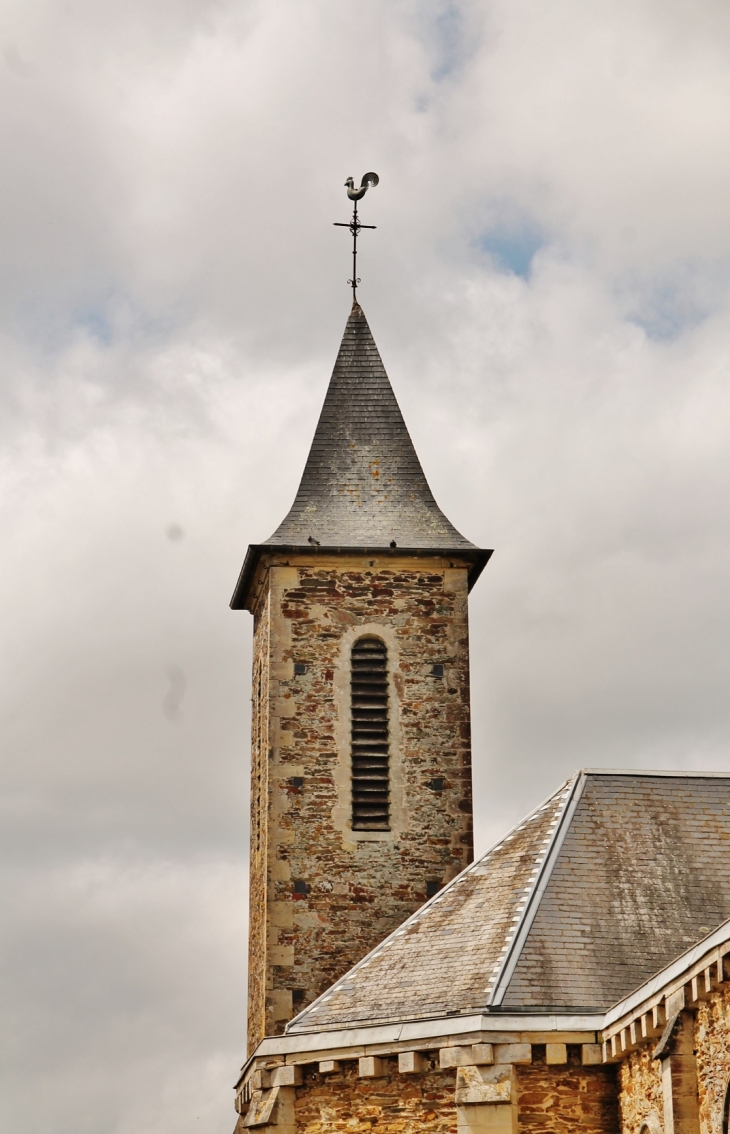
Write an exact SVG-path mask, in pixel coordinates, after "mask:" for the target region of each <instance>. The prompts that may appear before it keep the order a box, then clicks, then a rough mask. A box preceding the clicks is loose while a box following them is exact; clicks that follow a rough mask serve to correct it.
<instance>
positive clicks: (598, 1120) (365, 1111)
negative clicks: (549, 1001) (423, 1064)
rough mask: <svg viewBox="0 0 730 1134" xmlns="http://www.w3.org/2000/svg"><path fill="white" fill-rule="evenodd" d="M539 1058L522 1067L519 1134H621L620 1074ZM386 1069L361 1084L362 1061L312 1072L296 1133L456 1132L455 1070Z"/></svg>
mask: <svg viewBox="0 0 730 1134" xmlns="http://www.w3.org/2000/svg"><path fill="white" fill-rule="evenodd" d="M543 1050H544V1049H543ZM537 1058H538V1062H536V1063H533V1064H532V1065H526V1066H520V1067H518V1068H517V1069H516V1070H517V1084H518V1115H519V1117H518V1129H519V1132H520V1134H523V1132H524V1134H578V1132H579V1134H618V1130H619V1125H618V1109H617V1102H616V1082H615V1070H614V1068H612V1067H581V1066H580V1061H579V1058H577V1057H571V1060H570V1063H569V1064H568V1065H567V1066H560V1067H555V1066H551V1067H548V1066H546V1064H545V1060H544V1055H543V1058H542V1061H541V1062H540V1061H539V1055H538V1056H537ZM434 1063H435V1064H436V1066H434ZM385 1064H386V1066H385V1068H384V1070H386V1074H385V1075H384V1076H382V1077H378V1078H372V1079H364V1078H359V1077H358V1071H357V1064H356V1063H354V1064H353V1063H345V1064H343V1065H342V1068H341V1070H340V1071H339V1072H338V1073H337V1074H335V1075H320V1074H318V1073H317V1072H316V1071H314V1070H313V1069H312V1070H310V1069H309V1068H308V1069H307V1070H306V1072H305V1076H304V1083H303V1085H302V1086H301V1087H298V1088H297V1090H296V1104H295V1115H296V1134H337V1132H339V1131H343V1132H344V1131H347V1132H348V1134H371V1131H372V1132H374V1134H375V1132H376V1134H422V1132H424V1131H428V1132H429V1134H456V1131H457V1108H456V1105H455V1098H454V1095H455V1087H456V1075H457V1072H456V1070H453V1069H452V1070H447V1071H443V1070H439V1069H438V1063H437V1061H436V1060H434V1059H433V1058H432V1059H431V1060H430V1064H431V1068H432V1069H431V1070H430V1071H428V1072H426V1073H424V1074H415V1075H402V1074H399V1073H398V1061H397V1058H396V1059H388V1060H386V1061H385ZM478 1109H479V1110H484V1111H485V1115H486V1112H490V1113H492V1112H493V1111H494V1107H493V1106H489V1105H488V1106H486V1107H484V1108H478ZM497 1109H499V1108H497Z"/></svg>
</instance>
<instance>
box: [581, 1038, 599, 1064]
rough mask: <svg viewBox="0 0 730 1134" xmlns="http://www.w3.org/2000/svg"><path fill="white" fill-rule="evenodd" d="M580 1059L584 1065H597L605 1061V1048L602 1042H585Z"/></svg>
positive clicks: (582, 1045)
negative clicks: (603, 1048)
mask: <svg viewBox="0 0 730 1134" xmlns="http://www.w3.org/2000/svg"><path fill="white" fill-rule="evenodd" d="M580 1061H581V1063H582V1064H583V1066H584V1067H595V1066H596V1064H598V1063H603V1050H602V1047H601V1044H600V1043H583V1044H581V1048H580Z"/></svg>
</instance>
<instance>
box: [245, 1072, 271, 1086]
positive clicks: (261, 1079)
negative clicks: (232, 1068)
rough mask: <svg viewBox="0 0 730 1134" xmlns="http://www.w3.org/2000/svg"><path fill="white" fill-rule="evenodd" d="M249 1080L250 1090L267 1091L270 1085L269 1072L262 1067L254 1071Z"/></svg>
mask: <svg viewBox="0 0 730 1134" xmlns="http://www.w3.org/2000/svg"><path fill="white" fill-rule="evenodd" d="M250 1082H251V1090H252V1091H268V1089H269V1087H270V1086H271V1072H270V1071H265V1070H263V1069H262V1070H261V1071H254V1073H253V1075H252V1076H251V1080H250Z"/></svg>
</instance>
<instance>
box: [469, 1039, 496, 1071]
mask: <svg viewBox="0 0 730 1134" xmlns="http://www.w3.org/2000/svg"><path fill="white" fill-rule="evenodd" d="M471 1053H472V1062H473V1063H474V1064H475V1065H476V1066H477V1067H484V1066H486V1065H488V1064H490V1063H494V1045H493V1044H491V1043H475V1044H473V1045H472V1049H471Z"/></svg>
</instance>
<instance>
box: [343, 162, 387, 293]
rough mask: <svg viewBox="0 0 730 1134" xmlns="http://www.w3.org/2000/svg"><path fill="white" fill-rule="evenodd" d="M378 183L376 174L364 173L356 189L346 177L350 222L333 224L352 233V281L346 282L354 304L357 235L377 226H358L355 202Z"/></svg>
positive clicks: (357, 282)
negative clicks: (350, 204)
mask: <svg viewBox="0 0 730 1134" xmlns="http://www.w3.org/2000/svg"><path fill="white" fill-rule="evenodd" d="M379 181H380V178H379V177H378V175H377V173H366V174H365V176H364V177H363V179H362V181H361V182H360V187H359V188H357V189H356V188H355V182H354V179H353V178H352V177H348V179H347V181H346V182H345V187H346V189H347V196H348V197H349V198H350V200H351V201H352V206H353V207H352V220H351V221H348V222H347V223H345V222H344V221H335V222H334V224H335V225H336V227H337V228H349V230H350V232H351V233H352V279H351V280H348V281H347V282H348V284H349V285H350V287H351V288H352V301H353V303H355V302H356V300H357V285H358V284H359V283H360V279H359V277H358V274H357V235H358V233H359V232H360V229H362V228H376V227H377V225H374V224H360V219H359V217H358V215H357V202H358V201H360V200H362V198H363V197H364V196H365V194H366V193H367V191H368V188H369V186H371V185H372V186H373V187H375V186H376V185H377V184H378V182H379Z"/></svg>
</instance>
